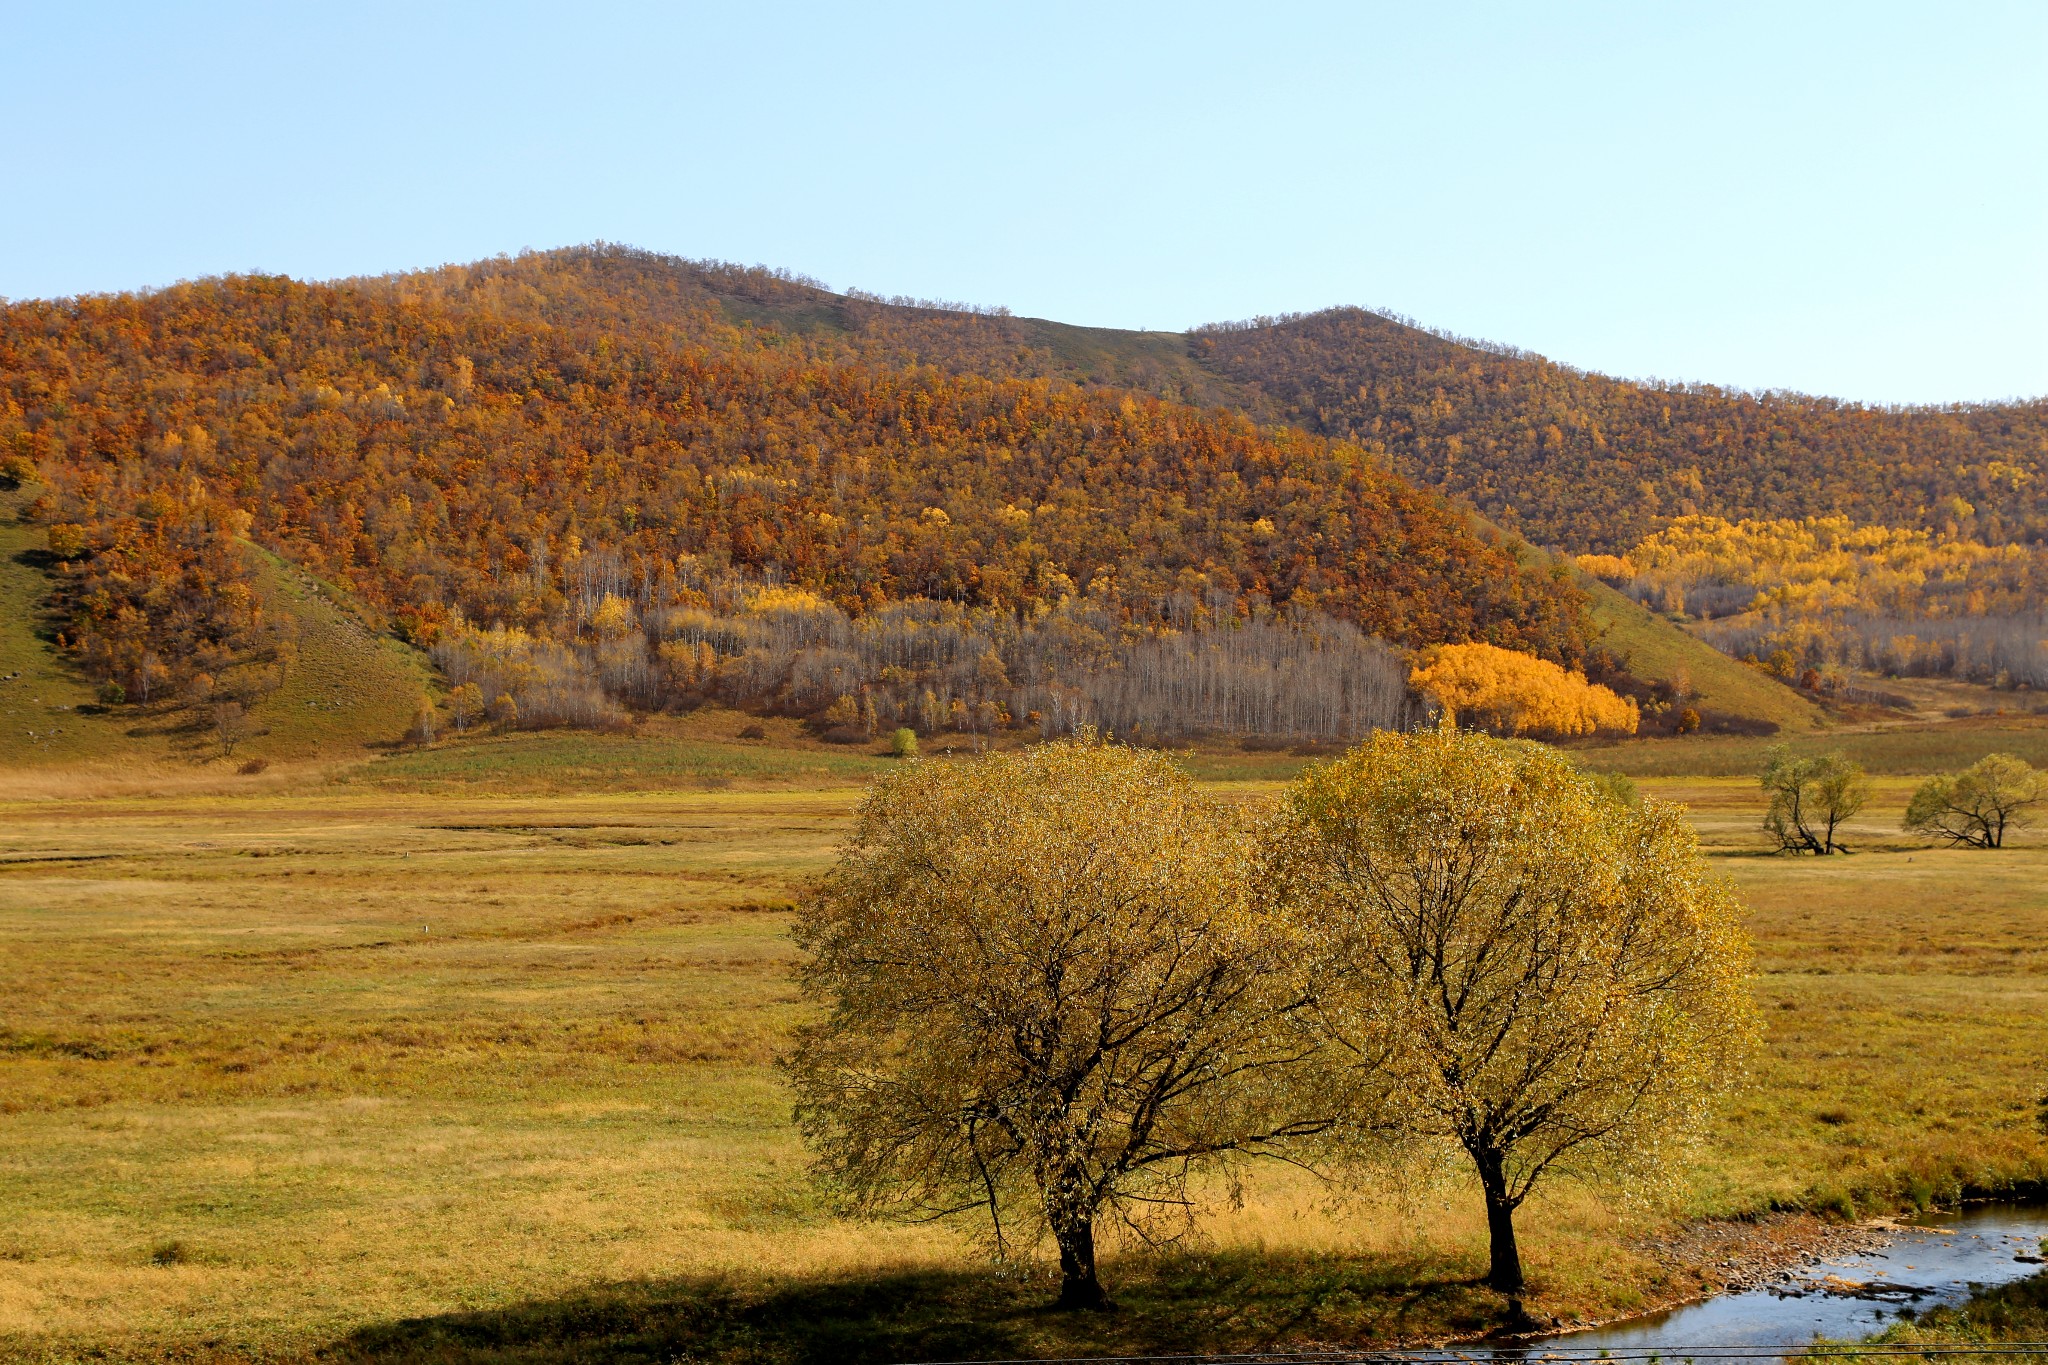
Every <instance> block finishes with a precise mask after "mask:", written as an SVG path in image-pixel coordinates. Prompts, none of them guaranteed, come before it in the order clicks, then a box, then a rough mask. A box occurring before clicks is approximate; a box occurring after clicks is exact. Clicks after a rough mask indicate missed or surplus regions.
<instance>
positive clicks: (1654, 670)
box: [1579, 575, 1821, 731]
mask: <svg viewBox="0 0 2048 1365" xmlns="http://www.w3.org/2000/svg"><path fill="white" fill-rule="evenodd" d="M1579 583H1580V586H1582V587H1583V588H1585V589H1586V591H1587V592H1588V593H1589V594H1591V596H1592V598H1593V619H1594V621H1595V622H1596V623H1597V624H1598V625H1599V626H1600V629H1601V632H1602V634H1601V642H1602V643H1603V644H1605V645H1606V646H1607V648H1609V649H1610V650H1612V651H1614V653H1615V654H1617V655H1621V656H1625V657H1626V658H1627V659H1628V663H1629V668H1630V670H1631V671H1632V672H1634V673H1635V674H1636V675H1637V676H1638V677H1643V678H1654V679H1659V680H1663V681H1667V682H1668V681H1671V680H1673V679H1675V678H1677V677H1679V675H1680V674H1681V673H1683V674H1684V675H1685V677H1686V678H1687V679H1688V680H1689V682H1690V684H1691V687H1692V690H1693V692H1694V693H1695V694H1696V695H1697V696H1698V698H1699V702H1700V705H1701V706H1703V707H1705V708H1708V709H1710V710H1713V711H1718V712H1722V713H1724V714H1727V715H1731V716H1740V717H1742V718H1744V719H1747V720H1762V721H1769V722H1770V723H1771V724H1773V725H1776V726H1777V727H1778V728H1779V729H1780V730H1788V731H1798V730H1811V729H1813V728H1814V727H1815V726H1817V725H1819V724H1820V722H1821V712H1820V708H1819V707H1817V706H1815V705H1814V704H1813V703H1812V702H1810V701H1808V700H1807V699H1806V698H1804V697H1802V696H1800V695H1799V693H1798V692H1796V691H1794V690H1793V689H1792V688H1789V687H1787V686H1785V685H1784V684H1783V683H1781V682H1778V681H1777V680H1776V679H1774V678H1770V677H1766V676H1765V675H1764V674H1762V673H1759V672H1757V671H1756V670H1755V669H1753V668H1749V667H1746V666H1744V665H1743V664H1741V663H1738V662H1737V661H1736V660H1734V659H1731V658H1729V657H1728V656H1727V655H1725V654H1723V653H1722V652H1721V651H1720V650H1718V649H1715V648H1714V647H1713V646H1712V645H1709V644H1707V643H1706V642H1705V641H1703V640H1699V639H1696V638H1694V637H1693V636H1691V635H1689V634H1687V633H1686V632H1685V631H1684V630H1682V629H1680V628H1679V627H1678V626H1676V625H1673V624H1672V623H1671V622H1669V621H1666V620H1664V619H1663V618H1662V617H1660V616H1657V615H1656V614H1655V613H1653V612H1650V611H1648V610H1646V609H1645V608H1643V607H1642V606H1640V605H1638V604H1637V603H1635V602H1631V601H1630V600H1629V599H1628V598H1627V597H1624V596H1623V595H1622V594H1620V593H1618V592H1616V591H1615V590H1614V589H1613V588H1610V587H1608V586H1607V585H1606V584H1604V583H1601V582H1599V581H1598V580H1596V579H1592V578H1588V577H1586V576H1584V575H1580V577H1579Z"/></svg>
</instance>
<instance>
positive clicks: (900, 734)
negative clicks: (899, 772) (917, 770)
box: [889, 729, 917, 758]
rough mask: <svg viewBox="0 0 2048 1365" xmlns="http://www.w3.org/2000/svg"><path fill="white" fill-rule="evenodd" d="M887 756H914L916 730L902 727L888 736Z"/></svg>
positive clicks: (915, 751)
mask: <svg viewBox="0 0 2048 1365" xmlns="http://www.w3.org/2000/svg"><path fill="white" fill-rule="evenodd" d="M889 756H890V757H891V758H916V757H917V731H915V730H910V729H903V730H898V731H897V732H896V733H895V734H893V735H891V736H889Z"/></svg>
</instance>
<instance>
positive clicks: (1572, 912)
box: [1270, 727, 1754, 1296]
mask: <svg viewBox="0 0 2048 1365" xmlns="http://www.w3.org/2000/svg"><path fill="white" fill-rule="evenodd" d="M1277 845H1278V856H1277V857H1276V859H1275V860H1274V875H1273V876H1271V878H1270V882H1271V884H1272V885H1273V886H1275V887H1276V888H1277V889H1279V890H1280V891H1281V892H1282V893H1283V896H1282V900H1283V903H1284V904H1286V905H1288V906H1289V907H1290V910H1291V912H1292V915H1293V917H1294V918H1295V920H1296V922H1297V924H1298V926H1299V929H1300V944H1301V949H1300V952H1299V955H1298V956H1297V959H1296V962H1297V966H1298V968H1299V969H1300V970H1301V971H1302V972H1304V973H1305V974H1306V975H1307V977H1308V979H1309V980H1311V981H1313V982H1314V983H1315V989H1314V991H1313V992H1312V1003H1311V1004H1310V1006H1309V1007H1308V1008H1307V1009H1306V1010H1305V1011H1304V1012H1303V1014H1302V1020H1303V1022H1304V1023H1305V1024H1306V1025H1307V1026H1308V1027H1309V1028H1310V1029H1311V1030H1312V1031H1313V1032H1316V1033H1319V1034H1320V1035H1322V1037H1323V1038H1324V1039H1326V1040H1327V1042H1328V1043H1329V1044H1330V1045H1331V1046H1330V1047H1329V1048H1327V1049H1326V1050H1325V1052H1324V1054H1323V1057H1322V1059H1321V1062H1320V1065H1321V1067H1323V1068H1325V1071H1324V1079H1325V1084H1324V1086H1323V1089H1325V1090H1327V1091H1328V1092H1330V1093H1333V1094H1339V1095H1343V1096H1345V1097H1346V1100H1347V1103H1348V1107H1349V1108H1350V1111H1351V1113H1352V1125H1351V1127H1350V1129H1349V1131H1352V1132H1355V1133H1357V1134H1358V1135H1359V1136H1360V1137H1361V1138H1362V1139H1363V1140H1364V1141H1365V1143H1366V1144H1367V1145H1368V1148H1370V1147H1371V1146H1372V1145H1373V1144H1376V1143H1378V1142H1380V1141H1383V1140H1384V1139H1385V1138H1386V1137H1387V1136H1388V1135H1390V1134H1391V1135H1405V1136H1406V1137H1408V1138H1410V1139H1416V1140H1421V1141H1423V1142H1425V1143H1427V1144H1430V1145H1440V1146H1441V1147H1443V1148H1446V1149H1449V1151H1451V1152H1453V1153H1455V1152H1457V1151H1460V1150H1462V1152H1463V1154H1464V1155H1465V1157H1466V1158H1467V1159H1468V1160H1469V1161H1470V1163H1471V1166H1472V1170H1473V1174H1474V1175H1476V1176H1477V1178H1478V1184H1479V1186H1480V1190H1481V1193H1482V1195H1483V1197H1484V1200H1485V1204H1486V1214H1487V1226H1488V1230H1489V1232H1490V1234H1491V1239H1492V1260H1491V1267H1490V1269H1489V1272H1488V1276H1487V1282H1488V1283H1489V1284H1490V1285H1491V1286H1492V1287H1493V1288H1494V1289H1497V1290H1499V1291H1501V1292H1502V1293H1504V1294H1508V1295H1511V1296H1512V1295H1518V1294H1520V1293H1521V1292H1522V1289H1523V1275H1522V1262H1521V1256H1520V1253H1519V1251H1518V1250H1517V1247H1516V1242H1515V1227H1514V1215H1515V1211H1516V1209H1517V1208H1518V1207H1520V1205H1521V1204H1522V1202H1523V1200H1524V1199H1526V1198H1527V1197H1528V1194H1529V1192H1530V1190H1531V1188H1532V1187H1533V1186H1534V1185H1535V1184H1536V1183H1537V1182H1538V1181H1539V1180H1540V1179H1541V1178H1542V1177H1543V1176H1544V1175H1546V1174H1548V1173H1551V1172H1571V1173H1575V1174H1578V1175H1580V1176H1596V1177H1604V1178H1620V1179H1623V1180H1625V1181H1641V1180H1645V1179H1651V1178H1655V1177H1661V1176H1666V1175H1669V1174H1671V1173H1672V1172H1673V1171H1675V1170H1676V1169H1677V1168H1678V1166H1679V1164H1680V1163H1679V1161H1678V1158H1679V1157H1680V1156H1681V1155H1682V1153H1683V1152H1684V1150H1685V1148H1686V1146H1687V1144H1688V1142H1689V1141H1691V1140H1692V1139H1694V1138H1695V1137H1697V1135H1698V1134H1699V1133H1700V1131H1701V1130H1702V1127H1703V1124H1704V1121H1705V1119H1706V1118H1707V1116H1708V1114H1709V1113H1710V1111H1711V1103H1710V1102H1711V1101H1712V1100H1713V1098H1714V1097H1715V1095H1716V1094H1717V1093H1719V1092H1721V1091H1723V1090H1725V1089H1726V1088H1727V1087H1728V1086H1729V1084H1730V1083H1731V1082H1732V1081H1733V1080H1734V1079H1735V1077H1736V1076H1737V1074H1738V1073H1739V1070H1740V1063H1741V1060H1742V1058H1743V1056H1744V1054H1745V1052H1746V1051H1747V1049H1748V1048H1749V1047H1750V1045H1751V1040H1752V1036H1753V1032H1754V1017H1753V1013H1752V1011H1753V1009H1754V1007H1753V1005H1752V1004H1751V1003H1750V999H1749V994H1748V990H1747V988H1746V986H1745V983H1744V977H1745V974H1746V971H1747V968H1748V964H1749V959H1750V950H1749V947H1748V943H1747V940H1746V939H1745V937H1744V935H1743V931H1742V927H1741V918H1742V917H1741V907H1740V905H1739V904H1738V903H1737V901H1736V899H1735V895H1734V892H1733V890H1732V889H1731V888H1730V886H1729V885H1728V883H1727V882H1726V881H1725V880H1724V879H1722V878H1720V877H1717V876H1715V875H1714V874H1712V873H1711V872H1710V871H1709V870H1708V868H1707V866H1706V863H1705V861H1704V860H1703V859H1702V858H1701V856H1700V851H1699V844H1698V839H1697V836H1696V835H1695V834H1694V833H1693V830H1692V827H1691V826H1690V825H1689V824H1687V823H1686V819H1685V816H1684V814H1683V813H1682V812H1681V810H1680V809H1679V808H1678V807H1676V806H1671V805H1665V804H1663V803H1661V802H1655V801H1641V800H1637V801H1634V802H1630V801H1629V800H1627V799H1626V798H1625V796H1618V794H1617V793H1615V792H1613V791H1612V789H1611V788H1608V787H1607V786H1606V785H1605V784H1602V783H1599V782H1596V781H1594V780H1592V779H1590V778H1588V777H1586V776H1585V775H1583V774H1581V773H1579V772H1578V771H1576V770H1575V769H1574V768H1573V767H1572V766H1571V764H1570V763H1568V762H1566V761H1565V759H1564V758H1563V756H1562V755H1560V754H1558V753H1557V752H1555V751H1554V750H1551V749H1548V748H1544V747H1542V746H1539V745H1531V744H1512V743H1507V742H1504V741H1502V740H1497V739H1489V738H1487V737H1485V736H1483V735H1475V734H1471V733H1469V732H1467V733H1459V732H1457V731H1455V730H1452V729H1450V728H1448V727H1446V728H1444V729H1442V730H1438V731H1434V732H1428V731H1425V732H1421V733H1417V734H1396V733H1392V732H1385V731H1383V732H1381V733H1379V734H1376V735H1374V736H1373V737H1372V738H1371V739H1369V740H1367V741H1366V742H1365V743H1364V744H1362V745H1360V746H1359V747H1358V748H1357V749H1354V750H1353V751H1352V752H1350V753H1349V754H1347V755H1345V756H1344V757H1343V758H1341V759H1338V760H1337V761H1336V762H1334V763H1329V764H1324V765H1321V766H1318V767H1315V768H1311V769H1310V770H1309V771H1308V772H1307V773H1305V774H1303V775H1302V777H1301V778H1300V779H1298V780H1297V781H1296V782H1295V784H1294V786H1293V788H1292V789H1291V790H1290V791H1289V793H1288V798H1287V815H1286V819H1285V820H1284V821H1283V824H1282V828H1281V834H1280V837H1279V839H1278V840H1277Z"/></svg>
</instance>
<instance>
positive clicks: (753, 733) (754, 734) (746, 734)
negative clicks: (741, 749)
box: [740, 725, 768, 739]
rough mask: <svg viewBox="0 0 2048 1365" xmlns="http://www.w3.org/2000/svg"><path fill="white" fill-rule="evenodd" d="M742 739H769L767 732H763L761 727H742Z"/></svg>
mask: <svg viewBox="0 0 2048 1365" xmlns="http://www.w3.org/2000/svg"><path fill="white" fill-rule="evenodd" d="M740 738H741V739H766V738H768V732H767V731H766V730H763V729H762V728H761V727H760V726H759V725H742V726H741V727H740Z"/></svg>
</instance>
